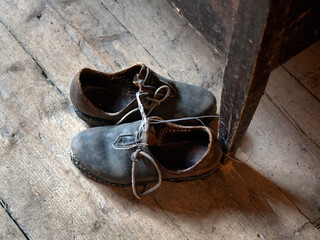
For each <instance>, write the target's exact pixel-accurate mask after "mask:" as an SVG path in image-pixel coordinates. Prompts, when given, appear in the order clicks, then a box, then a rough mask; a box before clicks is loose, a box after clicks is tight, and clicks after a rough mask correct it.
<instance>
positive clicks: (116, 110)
mask: <svg viewBox="0 0 320 240" xmlns="http://www.w3.org/2000/svg"><path fill="white" fill-rule="evenodd" d="M147 72H148V74H147ZM135 78H136V79H135ZM134 80H139V81H140V82H141V85H142V91H143V92H144V93H147V96H146V98H145V99H147V98H148V97H150V98H152V97H153V94H154V92H155V91H156V89H157V88H159V87H161V86H163V85H167V86H169V88H170V95H169V97H168V98H167V99H166V100H165V101H163V102H162V103H161V104H159V105H158V106H156V107H155V108H154V109H153V111H152V112H151V114H150V116H159V117H161V118H163V119H174V118H184V117H196V116H202V115H211V114H215V112H216V99H215V97H214V96H213V94H212V93H211V92H209V91H208V90H206V89H204V88H201V87H197V86H193V85H190V84H185V83H182V82H177V81H172V80H169V79H166V78H164V77H162V76H160V75H159V74H156V73H154V72H153V71H151V70H150V69H149V68H147V67H146V66H145V65H143V64H135V65H132V66H130V67H128V68H126V69H124V70H122V71H120V72H117V73H113V74H109V73H103V72H98V71H95V70H91V69H88V68H85V69H82V70H81V71H80V72H79V73H78V74H77V75H76V76H75V78H74V79H73V81H72V84H71V88H70V99H71V102H72V103H73V105H74V107H75V109H76V112H77V114H78V115H79V117H81V118H82V119H83V120H85V121H87V122H88V123H89V121H90V122H91V120H92V119H93V120H104V121H100V122H99V121H97V122H98V123H96V124H95V125H109V124H115V123H116V122H117V121H119V120H120V119H121V118H122V117H124V116H125V115H126V114H127V113H128V112H130V111H132V110H133V109H135V108H137V100H136V97H135V93H136V92H138V91H139V87H138V86H136V85H135V84H134V83H133V81H134ZM140 90H141V89H140ZM145 101H146V104H148V100H145ZM149 104H150V103H149ZM139 119H141V116H140V114H139V112H138V111H137V112H135V113H133V114H131V115H130V116H129V117H128V118H126V119H125V121H124V122H133V121H136V120H139ZM89 125H90V124H89Z"/></svg>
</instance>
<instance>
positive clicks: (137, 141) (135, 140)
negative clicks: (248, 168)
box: [71, 117, 222, 198]
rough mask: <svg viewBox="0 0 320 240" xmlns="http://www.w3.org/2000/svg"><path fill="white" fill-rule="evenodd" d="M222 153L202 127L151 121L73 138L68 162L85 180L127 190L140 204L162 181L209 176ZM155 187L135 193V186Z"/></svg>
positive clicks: (95, 129)
mask: <svg viewBox="0 0 320 240" xmlns="http://www.w3.org/2000/svg"><path fill="white" fill-rule="evenodd" d="M221 156H222V151H221V147H220V144H219V142H218V140H217V138H216V136H215V135H214V134H213V133H212V131H211V130H210V128H208V127H205V126H181V125H177V124H173V123H170V122H167V121H163V120H161V119H159V118H156V117H149V118H148V119H147V120H146V121H142V120H140V121H136V122H132V123H126V124H121V125H113V126H104V127H96V128H90V129H87V130H85V131H83V132H80V133H79V134H78V135H76V136H75V137H74V139H73V141H72V144H71V159H72V161H73V163H74V164H75V166H76V167H78V168H79V169H80V170H81V171H82V172H83V173H84V174H85V175H86V176H88V177H90V178H92V179H94V180H97V181H99V182H102V183H106V184H111V185H116V186H130V185H132V189H133V193H134V195H135V196H136V197H137V198H141V197H142V196H144V195H146V194H147V193H150V192H152V191H154V190H155V189H156V188H158V187H159V186H160V184H161V181H162V180H170V181H186V180H193V179H200V178H204V177H206V176H208V175H209V174H211V173H212V172H213V171H214V170H215V169H216V167H217V165H218V164H219V161H220V158H221ZM150 182H156V185H154V186H153V187H152V188H150V189H148V190H147V191H145V192H143V193H138V191H137V188H136V186H138V185H143V184H147V183H150Z"/></svg>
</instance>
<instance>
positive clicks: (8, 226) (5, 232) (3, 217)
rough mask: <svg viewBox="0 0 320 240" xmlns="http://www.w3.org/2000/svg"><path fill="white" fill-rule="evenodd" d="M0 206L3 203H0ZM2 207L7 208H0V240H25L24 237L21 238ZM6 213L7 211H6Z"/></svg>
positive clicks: (20, 234) (21, 235) (17, 229)
mask: <svg viewBox="0 0 320 240" xmlns="http://www.w3.org/2000/svg"><path fill="white" fill-rule="evenodd" d="M0 201H1V200H0ZM0 204H1V205H4V202H0ZM3 207H5V208H8V206H6V205H4V206H2V207H1V206H0V223H1V228H0V239H1V240H6V239H19V240H20V239H26V237H25V236H23V234H22V233H21V231H20V230H19V228H18V227H17V225H16V224H15V223H14V221H13V220H12V219H11V218H10V217H9V216H8V214H7V212H6V210H5V209H4V208H3ZM7 211H9V210H8V209H7Z"/></svg>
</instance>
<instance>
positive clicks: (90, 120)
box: [74, 107, 218, 134]
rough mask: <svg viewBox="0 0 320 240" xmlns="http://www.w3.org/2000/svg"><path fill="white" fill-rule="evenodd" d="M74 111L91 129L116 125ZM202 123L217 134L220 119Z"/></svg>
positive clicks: (194, 122)
mask: <svg viewBox="0 0 320 240" xmlns="http://www.w3.org/2000/svg"><path fill="white" fill-rule="evenodd" d="M74 111H75V113H76V114H77V116H78V117H79V118H80V119H82V120H83V121H85V122H86V124H87V125H88V126H89V127H99V126H107V125H114V124H115V122H114V121H108V120H106V119H103V118H98V117H93V116H90V115H88V114H85V113H84V112H81V111H80V110H79V109H77V108H75V107H74ZM202 122H203V123H204V124H205V125H206V126H207V127H209V128H211V129H212V130H214V133H215V134H216V129H217V126H218V119H213V120H210V119H203V120H202ZM174 123H175V124H179V125H183V126H197V125H201V123H200V122H199V121H197V120H188V121H184V120H182V121H177V122H174Z"/></svg>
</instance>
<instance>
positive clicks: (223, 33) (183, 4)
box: [169, 0, 239, 56]
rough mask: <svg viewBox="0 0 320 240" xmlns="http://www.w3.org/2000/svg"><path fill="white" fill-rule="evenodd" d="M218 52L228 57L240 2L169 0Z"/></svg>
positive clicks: (226, 0) (236, 0)
mask: <svg viewBox="0 0 320 240" xmlns="http://www.w3.org/2000/svg"><path fill="white" fill-rule="evenodd" d="M169 2H171V3H173V4H174V5H175V6H176V7H177V8H178V9H179V10H180V11H181V13H182V15H183V16H184V17H185V18H186V19H187V20H188V21H189V22H190V24H191V25H192V26H193V27H194V28H195V29H197V30H198V31H199V32H200V33H201V34H202V35H203V36H204V37H205V38H206V39H207V40H208V41H209V42H210V43H211V44H212V45H213V46H214V47H215V48H216V49H217V50H219V51H220V52H221V53H223V54H224V55H225V56H227V55H228V51H229V46H230V41H231V35H232V31H233V26H234V24H235V15H236V12H237V8H238V2H239V0H224V1H213V0H197V1H193V0H191V1H186V0H169Z"/></svg>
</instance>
